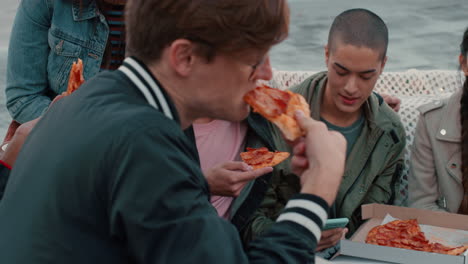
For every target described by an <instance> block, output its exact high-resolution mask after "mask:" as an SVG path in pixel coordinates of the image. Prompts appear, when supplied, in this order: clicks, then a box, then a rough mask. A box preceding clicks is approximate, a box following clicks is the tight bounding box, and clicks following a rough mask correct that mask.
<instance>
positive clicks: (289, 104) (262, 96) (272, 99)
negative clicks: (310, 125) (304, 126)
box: [244, 85, 310, 141]
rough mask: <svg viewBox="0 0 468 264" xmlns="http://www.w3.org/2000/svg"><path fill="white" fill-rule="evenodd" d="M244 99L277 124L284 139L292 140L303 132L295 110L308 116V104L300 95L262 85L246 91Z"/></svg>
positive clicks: (256, 110) (255, 109)
mask: <svg viewBox="0 0 468 264" xmlns="http://www.w3.org/2000/svg"><path fill="white" fill-rule="evenodd" d="M244 101H246V102H247V103H248V104H249V105H251V106H252V108H253V110H254V111H255V112H258V113H260V114H261V115H262V116H263V117H265V118H266V119H267V120H269V121H270V122H272V123H273V124H275V125H276V126H278V128H279V129H280V130H281V132H283V134H284V137H285V138H286V139H288V140H291V141H294V140H295V139H297V138H298V137H300V136H302V135H303V134H304V131H302V130H301V128H300V127H299V125H298V124H297V121H296V119H295V112H296V110H301V111H302V112H304V115H305V116H310V109H309V104H308V103H307V102H306V101H305V99H304V97H303V96H302V95H300V94H297V93H293V92H291V91H282V90H279V89H274V88H271V87H268V86H266V85H262V86H259V87H257V88H255V89H254V90H252V91H250V92H248V93H247V94H246V95H245V96H244Z"/></svg>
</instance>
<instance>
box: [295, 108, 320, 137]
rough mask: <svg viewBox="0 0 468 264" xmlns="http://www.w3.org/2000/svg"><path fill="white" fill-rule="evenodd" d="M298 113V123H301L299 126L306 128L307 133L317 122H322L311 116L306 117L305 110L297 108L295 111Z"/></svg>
mask: <svg viewBox="0 0 468 264" xmlns="http://www.w3.org/2000/svg"><path fill="white" fill-rule="evenodd" d="M295 115H296V120H297V123H298V124H299V127H300V128H301V129H302V130H304V131H305V132H306V133H307V132H309V130H311V129H313V127H314V126H315V125H317V124H320V123H321V122H319V121H315V120H314V119H312V118H311V117H306V116H305V115H304V112H302V111H300V110H297V111H296V112H295Z"/></svg>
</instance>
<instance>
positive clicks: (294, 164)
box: [291, 156, 309, 176]
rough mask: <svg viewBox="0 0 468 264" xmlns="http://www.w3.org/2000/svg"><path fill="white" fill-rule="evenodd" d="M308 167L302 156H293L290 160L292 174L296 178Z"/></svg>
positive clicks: (307, 162) (305, 159)
mask: <svg viewBox="0 0 468 264" xmlns="http://www.w3.org/2000/svg"><path fill="white" fill-rule="evenodd" d="M308 167H309V161H308V160H307V158H306V157H304V156H293V157H292V159H291V168H292V172H293V173H294V174H296V175H298V176H300V175H302V173H303V172H304V170H306V169H307V168H308Z"/></svg>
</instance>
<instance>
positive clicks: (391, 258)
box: [339, 204, 468, 264]
mask: <svg viewBox="0 0 468 264" xmlns="http://www.w3.org/2000/svg"><path fill="white" fill-rule="evenodd" d="M361 209H362V219H367V221H366V222H365V223H364V224H363V225H361V226H360V227H359V229H358V230H357V231H356V232H355V233H354V235H353V236H352V237H351V239H349V240H341V248H340V252H339V254H341V255H347V256H353V257H360V258H367V259H374V260H381V261H387V262H391V263H427V264H432V263H433V264H440V263H444V264H452V263H453V264H455V263H456V264H468V253H467V252H465V253H464V254H463V255H459V256H451V255H445V254H437V253H430V252H422V251H416V250H408V249H401V248H393V247H385V246H377V245H371V244H366V243H365V242H364V241H365V239H366V237H367V233H369V231H370V230H371V229H372V228H373V227H375V226H377V225H380V224H381V223H382V220H383V219H384V218H385V216H386V215H387V214H390V215H392V216H393V217H395V218H399V219H403V220H407V219H414V218H416V219H418V222H419V223H420V224H425V225H432V226H440V227H448V228H454V229H461V230H468V216H466V215H459V214H451V213H445V212H435V211H429V210H422V209H415V208H407V207H398V206H391V205H382V204H367V205H363V206H362V207H361Z"/></svg>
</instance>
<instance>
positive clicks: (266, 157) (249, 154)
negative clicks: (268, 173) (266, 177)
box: [240, 147, 289, 169]
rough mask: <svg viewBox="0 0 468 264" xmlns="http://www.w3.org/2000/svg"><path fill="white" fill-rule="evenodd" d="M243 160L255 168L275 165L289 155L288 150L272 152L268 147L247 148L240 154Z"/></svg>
mask: <svg viewBox="0 0 468 264" xmlns="http://www.w3.org/2000/svg"><path fill="white" fill-rule="evenodd" d="M240 156H241V158H242V161H244V162H245V163H247V164H248V165H249V166H251V167H252V168H253V169H260V168H265V167H273V166H276V165H278V164H280V163H281V162H283V161H284V160H285V159H287V158H288V157H289V153H288V152H279V151H275V152H271V151H268V149H267V148H265V147H263V148H258V149H255V148H247V151H246V152H242V153H241V154H240Z"/></svg>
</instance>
